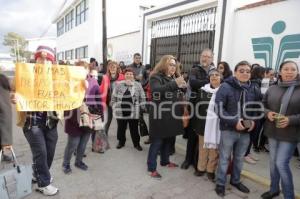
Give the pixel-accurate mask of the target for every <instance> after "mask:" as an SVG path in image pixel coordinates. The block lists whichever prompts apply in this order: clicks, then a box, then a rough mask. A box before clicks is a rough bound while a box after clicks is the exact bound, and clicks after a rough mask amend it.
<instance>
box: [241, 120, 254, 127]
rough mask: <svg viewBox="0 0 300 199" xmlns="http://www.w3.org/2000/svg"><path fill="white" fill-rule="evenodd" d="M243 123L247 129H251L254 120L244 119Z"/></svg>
mask: <svg viewBox="0 0 300 199" xmlns="http://www.w3.org/2000/svg"><path fill="white" fill-rule="evenodd" d="M242 125H243V126H244V127H245V128H246V129H250V128H251V125H252V120H242Z"/></svg>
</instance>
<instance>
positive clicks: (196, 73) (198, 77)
mask: <svg viewBox="0 0 300 199" xmlns="http://www.w3.org/2000/svg"><path fill="white" fill-rule="evenodd" d="M214 68H215V67H214V66H213V52H212V50H211V49H209V48H206V49H204V50H203V51H202V53H201V55H200V64H197V65H194V66H193V67H192V69H191V71H190V77H189V87H190V88H191V94H190V96H189V98H190V102H191V103H193V104H194V107H196V105H197V103H198V102H199V100H200V97H199V96H200V93H201V92H200V89H201V87H203V86H204V85H205V84H208V83H209V77H208V73H209V71H210V70H212V69H214ZM193 117H196V115H195V114H194V115H193ZM187 131H188V141H187V147H186V148H187V149H186V155H185V160H184V162H183V163H182V164H181V168H182V169H188V168H189V166H190V165H191V164H194V165H195V168H196V169H195V173H194V174H195V175H196V176H203V175H204V174H205V172H201V171H198V169H197V166H196V165H197V160H195V159H196V158H194V157H196V155H195V153H196V150H198V147H197V140H198V136H197V133H199V132H195V129H193V128H191V126H189V127H188V129H187Z"/></svg>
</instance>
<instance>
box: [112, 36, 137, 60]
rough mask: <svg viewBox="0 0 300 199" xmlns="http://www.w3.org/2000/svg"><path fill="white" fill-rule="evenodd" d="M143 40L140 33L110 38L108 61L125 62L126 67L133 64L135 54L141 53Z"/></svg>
mask: <svg viewBox="0 0 300 199" xmlns="http://www.w3.org/2000/svg"><path fill="white" fill-rule="evenodd" d="M141 40H142V36H141V32H140V31H136V32H132V33H128V34H124V35H120V36H116V37H112V38H108V40H107V46H108V59H112V60H114V61H117V62H120V61H124V62H125V64H126V65H128V64H130V63H132V62H133V54H134V53H141V50H142V48H141V47H142V46H141Z"/></svg>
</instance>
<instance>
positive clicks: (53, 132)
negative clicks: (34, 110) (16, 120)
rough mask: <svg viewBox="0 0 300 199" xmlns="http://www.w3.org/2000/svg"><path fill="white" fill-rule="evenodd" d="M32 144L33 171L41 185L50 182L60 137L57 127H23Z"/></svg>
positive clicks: (46, 184) (43, 185)
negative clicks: (51, 168)
mask: <svg viewBox="0 0 300 199" xmlns="http://www.w3.org/2000/svg"><path fill="white" fill-rule="evenodd" d="M23 132H24V135H25V137H26V139H27V141H28V143H29V145H30V148H31V152H32V159H33V172H34V175H35V177H36V179H37V183H38V186H39V187H45V186H48V185H49V184H50V178H51V175H50V172H49V170H50V167H51V164H52V161H53V158H54V153H55V147H56V143H57V139H58V135H57V128H56V127H55V128H53V129H48V128H42V127H38V126H32V127H31V128H28V129H27V128H24V129H23Z"/></svg>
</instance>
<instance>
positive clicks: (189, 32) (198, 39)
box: [150, 7, 217, 72]
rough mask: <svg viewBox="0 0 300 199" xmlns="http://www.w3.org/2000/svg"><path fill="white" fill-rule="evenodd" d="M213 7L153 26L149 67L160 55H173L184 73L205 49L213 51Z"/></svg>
mask: <svg viewBox="0 0 300 199" xmlns="http://www.w3.org/2000/svg"><path fill="white" fill-rule="evenodd" d="M216 9H217V8H216V7H213V8H209V9H206V10H202V11H199V12H195V13H192V14H189V15H185V16H180V17H174V18H169V19H164V20H160V21H154V22H152V29H151V30H152V32H151V57H150V62H151V66H154V65H155V64H156V63H157V62H158V61H159V60H160V58H161V57H162V56H163V55H173V56H175V57H177V59H178V60H179V61H180V62H181V64H182V65H183V69H182V70H183V71H185V72H187V71H188V70H189V69H190V68H191V67H192V65H193V64H194V63H196V62H199V54H200V52H201V51H202V50H203V49H204V48H211V49H213V47H214V37H215V18H216Z"/></svg>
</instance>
